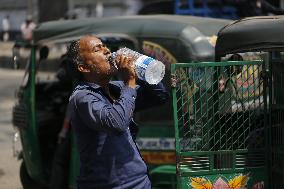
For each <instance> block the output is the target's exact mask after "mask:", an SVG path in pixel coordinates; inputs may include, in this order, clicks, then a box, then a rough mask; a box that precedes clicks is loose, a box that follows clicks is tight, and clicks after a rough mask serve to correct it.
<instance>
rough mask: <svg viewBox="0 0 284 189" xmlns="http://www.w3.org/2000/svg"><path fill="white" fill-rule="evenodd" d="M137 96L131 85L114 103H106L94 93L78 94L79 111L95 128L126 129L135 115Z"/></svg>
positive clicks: (83, 119) (84, 120)
mask: <svg viewBox="0 0 284 189" xmlns="http://www.w3.org/2000/svg"><path fill="white" fill-rule="evenodd" d="M135 98H136V91H135V89H132V88H130V87H125V88H124V89H123V90H122V91H121V96H120V98H119V99H118V100H117V101H115V102H114V103H113V104H108V103H106V102H105V101H103V100H102V99H100V98H99V97H98V96H96V95H94V94H92V93H87V94H85V95H84V94H83V95H77V97H76V99H77V100H76V108H77V113H78V114H79V117H80V119H81V120H82V121H83V122H84V123H85V124H86V125H87V126H88V127H90V128H92V129H94V130H109V131H120V132H121V131H125V130H126V129H127V128H128V126H129V123H130V121H131V118H132V116H133V110H134V109H135Z"/></svg>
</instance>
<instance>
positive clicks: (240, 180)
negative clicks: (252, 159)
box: [229, 174, 249, 189]
mask: <svg viewBox="0 0 284 189" xmlns="http://www.w3.org/2000/svg"><path fill="white" fill-rule="evenodd" d="M248 180H249V176H248V175H242V174H240V175H239V176H236V177H235V178H233V179H231V180H229V186H230V188H231V189H238V188H243V187H245V186H246V185H247V182H248Z"/></svg>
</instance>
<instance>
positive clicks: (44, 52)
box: [39, 46, 49, 60]
mask: <svg viewBox="0 0 284 189" xmlns="http://www.w3.org/2000/svg"><path fill="white" fill-rule="evenodd" d="M48 54H49V49H48V47H47V46H43V47H41V48H40V50H39V59H40V60H45V59H47V57H48Z"/></svg>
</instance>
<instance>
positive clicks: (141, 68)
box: [113, 47, 165, 84]
mask: <svg viewBox="0 0 284 189" xmlns="http://www.w3.org/2000/svg"><path fill="white" fill-rule="evenodd" d="M117 55H124V56H127V57H133V58H134V66H135V71H136V74H137V76H138V78H139V79H141V80H144V81H146V82H147V83H149V84H158V83H159V82H160V81H161V80H162V79H163V77H164V75H165V65H164V64H163V63H162V62H160V61H158V60H156V59H153V58H151V57H149V56H146V55H143V54H140V53H138V52H136V51H133V50H131V49H129V48H126V47H124V48H121V49H119V50H118V51H116V52H114V53H113V57H115V56H117Z"/></svg>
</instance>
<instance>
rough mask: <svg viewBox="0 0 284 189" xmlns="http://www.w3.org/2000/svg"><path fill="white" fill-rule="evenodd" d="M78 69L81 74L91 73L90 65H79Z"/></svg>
mask: <svg viewBox="0 0 284 189" xmlns="http://www.w3.org/2000/svg"><path fill="white" fill-rule="evenodd" d="M77 68H78V70H79V71H80V72H84V73H88V72H90V69H89V67H88V65H86V64H78V67H77Z"/></svg>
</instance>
